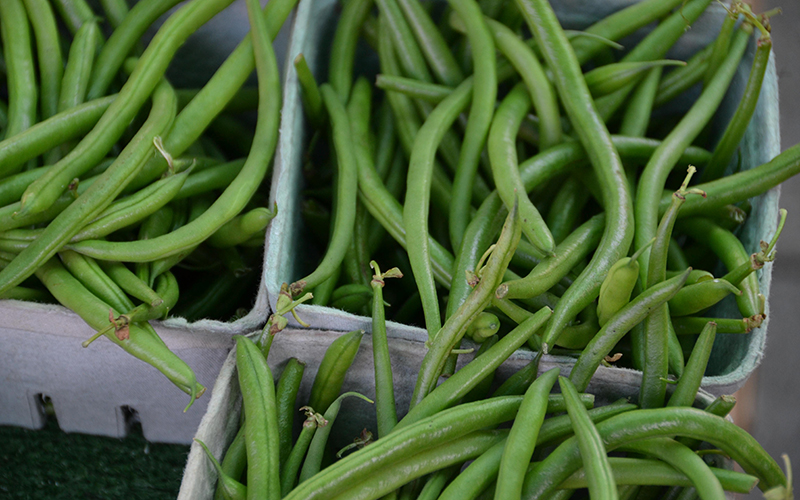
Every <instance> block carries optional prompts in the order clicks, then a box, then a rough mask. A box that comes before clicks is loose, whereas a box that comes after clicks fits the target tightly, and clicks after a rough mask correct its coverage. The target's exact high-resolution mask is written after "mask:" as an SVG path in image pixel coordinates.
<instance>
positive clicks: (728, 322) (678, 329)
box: [672, 316, 761, 335]
mask: <svg viewBox="0 0 800 500" xmlns="http://www.w3.org/2000/svg"><path fill="white" fill-rule="evenodd" d="M709 322H714V323H716V325H717V333H750V331H751V330H752V329H753V328H758V327H759V326H761V318H760V317H759V318H758V320H757V321H754V318H742V319H732V318H699V317H695V316H682V317H679V318H672V325H673V326H674V327H675V333H676V334H678V335H698V334H699V333H700V332H701V331H702V330H703V328H704V327H705V325H706V324H708V323H709Z"/></svg>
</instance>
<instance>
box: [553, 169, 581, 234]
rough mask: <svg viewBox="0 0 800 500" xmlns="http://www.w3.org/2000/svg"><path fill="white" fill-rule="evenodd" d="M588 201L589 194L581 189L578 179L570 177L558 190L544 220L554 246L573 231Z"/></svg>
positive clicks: (574, 176)
mask: <svg viewBox="0 0 800 500" xmlns="http://www.w3.org/2000/svg"><path fill="white" fill-rule="evenodd" d="M588 201H589V193H588V192H587V191H586V190H585V189H584V188H583V186H582V184H581V182H580V180H579V179H578V177H577V176H576V175H572V176H570V178H569V179H567V180H566V181H565V182H564V184H563V185H562V186H561V189H559V190H558V194H557V195H556V197H555V198H554V199H553V203H552V205H550V210H549V211H548V213H547V218H546V219H545V221H546V222H547V227H549V228H550V233H551V234H552V235H553V240H554V241H555V242H556V244H560V243H561V242H562V241H564V239H565V238H566V237H567V236H569V235H570V233H572V231H573V229H575V226H576V224H577V222H578V220H579V218H580V215H581V212H582V211H583V208H584V207H585V206H586V203H587V202H588Z"/></svg>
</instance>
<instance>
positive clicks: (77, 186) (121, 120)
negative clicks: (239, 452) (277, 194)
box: [0, 0, 296, 404]
mask: <svg viewBox="0 0 800 500" xmlns="http://www.w3.org/2000/svg"><path fill="white" fill-rule="evenodd" d="M177 3H178V2H162V1H153V0H145V1H142V2H138V3H136V5H135V6H132V8H128V7H127V6H125V4H124V2H103V7H104V11H103V12H94V11H93V10H92V7H90V6H89V5H87V4H86V3H85V2H83V1H77V0H76V1H74V2H73V1H66V0H65V1H63V2H56V4H57V7H58V8H56V9H55V10H54V9H53V7H52V6H51V5H50V3H48V2H46V1H41V0H26V1H22V0H13V1H11V2H9V3H5V2H4V3H3V7H2V9H3V12H2V15H1V16H0V17H2V22H0V32H1V33H2V39H3V43H2V50H3V61H4V65H3V72H2V76H1V77H0V96H2V97H0V109H2V110H3V120H2V121H1V122H0V193H1V194H0V214H2V215H0V242H2V243H0V246H2V247H3V249H4V250H3V252H4V253H3V259H2V262H1V263H0V299H21V300H36V301H42V302H58V303H61V304H63V305H65V306H67V307H68V308H70V309H72V310H73V311H74V312H76V313H77V314H78V315H79V316H80V317H81V318H83V319H84V320H85V321H86V322H87V323H88V324H89V325H90V326H91V327H92V328H94V329H95V330H96V331H97V333H96V334H95V335H94V336H93V337H92V338H90V339H89V340H87V341H86V342H84V347H86V346H88V345H89V344H90V343H91V342H92V341H93V340H95V339H96V338H98V337H100V336H105V337H107V338H108V339H109V340H111V341H112V342H114V343H116V344H118V345H120V347H122V348H123V349H125V350H126V351H128V352H130V353H131V354H133V355H134V356H136V357H138V358H140V359H142V360H144V361H146V362H148V363H150V364H152V365H153V366H154V367H156V368H158V369H159V370H160V371H162V372H163V373H164V374H165V375H166V376H167V377H168V378H169V379H170V380H172V381H173V382H174V383H175V384H176V385H177V386H178V387H179V388H180V389H181V390H183V391H185V392H187V393H188V394H190V395H191V396H192V401H193V400H194V398H195V397H199V396H200V395H201V394H202V393H203V391H204V390H205V388H204V387H203V386H202V385H200V384H199V383H197V381H196V380H195V375H194V373H193V372H192V370H191V368H190V367H189V366H188V365H186V363H185V362H183V361H182V360H181V359H179V358H178V357H177V356H176V355H175V354H174V353H172V352H171V351H170V350H169V349H168V348H167V346H166V345H164V343H163V342H162V341H161V339H160V338H159V337H158V335H157V334H156V331H155V330H154V329H153V327H152V326H151V325H150V324H149V323H148V321H150V320H159V319H163V318H165V317H168V316H175V317H183V318H186V319H187V320H188V321H196V320H199V319H218V320H223V321H228V320H231V319H232V318H236V317H239V316H242V315H244V314H247V312H248V311H249V309H250V308H251V306H252V300H253V297H254V296H255V290H256V288H257V286H258V282H259V278H258V276H259V273H258V269H260V268H261V265H262V262H263V253H262V251H261V249H262V247H263V242H264V235H265V231H266V227H267V225H268V224H269V222H270V221H271V219H272V218H273V217H274V216H275V215H276V213H277V208H276V207H275V206H271V205H270V203H269V201H268V200H269V198H268V197H269V191H268V188H267V185H266V183H265V182H264V180H265V179H266V178H267V173H268V166H269V165H270V163H271V160H272V156H273V154H274V151H275V147H276V143H277V136H278V124H279V119H280V107H281V87H280V75H279V71H278V66H277V62H276V58H275V54H274V52H273V49H272V40H273V39H274V37H275V35H276V34H277V32H278V31H279V30H280V28H281V26H282V25H283V23H284V21H285V20H286V19H287V17H288V15H289V13H290V12H291V10H292V9H293V8H294V6H295V4H296V0H278V1H275V2H270V4H269V6H268V7H267V8H266V9H264V10H262V9H261V8H258V9H257V10H254V11H252V12H250V18H251V21H252V25H253V29H252V33H251V34H250V35H248V36H247V37H246V38H245V40H244V41H243V42H242V43H241V44H240V45H239V46H238V47H237V48H236V49H235V50H234V52H233V53H232V54H231V55H230V56H228V58H227V59H226V61H225V62H224V63H223V65H222V67H220V68H219V69H218V70H217V72H216V73H215V74H214V75H212V77H211V79H210V80H209V81H208V83H207V84H206V85H205V86H204V87H203V88H201V89H176V88H174V86H173V85H172V84H171V83H170V81H169V79H168V77H167V76H166V75H167V70H168V68H169V67H170V65H172V64H173V62H174V61H175V59H176V57H175V56H176V51H177V50H178V48H179V47H180V46H181V45H182V44H183V43H184V42H185V41H186V39H187V38H188V36H189V35H190V34H192V33H194V32H195V31H196V30H197V29H198V28H199V27H201V26H203V25H204V24H206V23H207V22H209V21H210V20H211V19H213V18H214V16H216V14H217V13H219V12H220V11H222V10H223V9H225V8H226V7H227V6H228V5H229V4H230V3H231V1H230V0H194V1H191V2H188V3H186V4H185V5H182V6H181V7H180V8H178V9H177V10H176V11H175V12H174V13H172V14H171V15H170V16H169V17H168V18H166V20H165V21H164V22H163V24H162V25H161V26H160V28H159V29H158V31H157V32H156V35H155V36H154V37H153V38H152V40H151V41H150V42H149V43H146V44H145V43H144V42H143V35H144V34H145V32H146V30H148V28H150V26H151V25H152V24H153V23H155V21H156V20H157V19H159V18H160V17H161V16H162V15H163V14H165V13H166V12H167V11H168V10H169V9H170V8H171V7H173V6H174V5H175V4H177ZM112 7H113V8H112ZM123 7H124V8H123ZM29 25H30V26H31V27H32V30H29V29H28V26H29ZM106 36H107V38H106ZM62 47H64V48H66V49H68V50H64V51H62V50H61V49H62ZM31 49H33V50H31ZM34 53H35V54H36V57H34ZM253 69H255V70H256V74H257V77H258V87H257V88H248V87H243V84H244V83H245V80H246V79H247V77H248V76H249V75H250V74H251V73H252V72H253ZM253 112H255V113H256V114H257V118H256V120H255V124H254V126H253V123H252V121H251V120H249V119H248V118H246V116H245V114H246V113H250V114H252V113H253ZM87 337H88V335H87ZM190 404H191V403H190Z"/></svg>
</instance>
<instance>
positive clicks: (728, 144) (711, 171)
mask: <svg viewBox="0 0 800 500" xmlns="http://www.w3.org/2000/svg"><path fill="white" fill-rule="evenodd" d="M729 18H730V17H729ZM756 47H757V48H756V54H755V56H754V57H753V67H752V68H751V69H750V77H749V78H748V79H747V86H746V87H745V89H744V94H743V95H742V99H741V101H739V105H738V106H737V107H736V112H735V113H734V114H733V116H732V117H731V119H730V121H729V122H728V126H727V127H726V128H725V132H723V134H722V137H721V138H720V140H719V142H717V146H716V147H715V148H714V155H713V156H712V157H711V160H710V161H709V162H708V165H706V168H705V170H703V173H702V175H701V176H700V177H701V178H700V180H701V181H704V180H714V179H718V178H719V177H722V173H723V171H724V170H725V168H726V167H727V166H728V164H729V163H730V161H731V158H733V155H734V154H735V153H736V149H737V148H738V147H739V143H740V142H741V140H742V137H743V136H744V133H745V131H746V130H747V125H748V124H749V123H750V118H752V116H753V113H754V112H755V109H756V104H757V103H758V96H759V95H760V93H761V84H762V83H763V82H764V74H765V73H766V72H767V64H768V63H769V54H770V52H771V51H772V39H771V38H770V36H769V33H768V32H765V34H762V36H761V37H760V38H759V39H758V42H757V43H756Z"/></svg>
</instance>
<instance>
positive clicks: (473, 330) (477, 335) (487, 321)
mask: <svg viewBox="0 0 800 500" xmlns="http://www.w3.org/2000/svg"><path fill="white" fill-rule="evenodd" d="M499 330H500V320H499V319H498V318H497V316H495V315H494V314H492V313H490V312H486V311H484V312H482V313H481V314H480V316H478V317H477V319H475V321H473V322H472V324H470V325H469V327H467V335H468V336H469V337H470V338H471V339H472V341H473V342H475V343H476V344H483V343H484V342H485V341H486V339H490V338H493V337H494V336H496V335H497V332H498V331H499ZM481 347H483V346H481Z"/></svg>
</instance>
